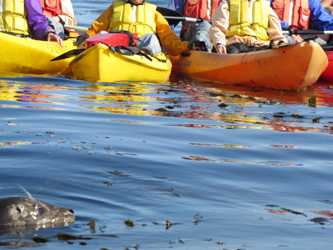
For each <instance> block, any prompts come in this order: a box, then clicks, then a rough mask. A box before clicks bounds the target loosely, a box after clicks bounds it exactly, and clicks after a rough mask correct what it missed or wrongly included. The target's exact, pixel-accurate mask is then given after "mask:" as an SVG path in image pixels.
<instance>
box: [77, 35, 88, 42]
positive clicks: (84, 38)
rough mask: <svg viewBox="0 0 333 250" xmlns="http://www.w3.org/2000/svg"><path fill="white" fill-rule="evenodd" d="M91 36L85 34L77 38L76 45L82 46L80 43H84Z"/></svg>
mask: <svg viewBox="0 0 333 250" xmlns="http://www.w3.org/2000/svg"><path fill="white" fill-rule="evenodd" d="M89 37H90V36H89V35H88V34H83V35H81V36H78V37H77V38H76V43H77V44H80V43H83V42H84V41H85V40H87V39H88V38H89Z"/></svg>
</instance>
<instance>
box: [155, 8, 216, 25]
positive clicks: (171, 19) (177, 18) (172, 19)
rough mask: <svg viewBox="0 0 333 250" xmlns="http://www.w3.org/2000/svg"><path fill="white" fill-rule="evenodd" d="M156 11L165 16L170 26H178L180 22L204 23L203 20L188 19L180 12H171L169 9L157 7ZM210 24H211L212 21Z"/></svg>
mask: <svg viewBox="0 0 333 250" xmlns="http://www.w3.org/2000/svg"><path fill="white" fill-rule="evenodd" d="M156 10H157V11H158V12H160V13H161V14H162V15H163V16H164V18H165V19H166V20H167V21H168V23H169V25H174V26H176V25H177V24H178V23H179V22H188V23H200V22H202V21H203V19H202V18H194V17H186V16H183V15H182V14H180V13H179V12H178V11H175V10H170V9H168V8H163V7H157V9H156ZM209 22H210V23H211V22H212V21H209Z"/></svg>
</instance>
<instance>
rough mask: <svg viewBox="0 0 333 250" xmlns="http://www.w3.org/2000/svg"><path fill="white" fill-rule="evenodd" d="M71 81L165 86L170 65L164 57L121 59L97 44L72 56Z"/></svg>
mask: <svg viewBox="0 0 333 250" xmlns="http://www.w3.org/2000/svg"><path fill="white" fill-rule="evenodd" d="M70 66H71V68H72V73H73V77H74V78H75V79H78V80H83V81H88V82H120V81H135V82H151V83H162V82H165V81H166V80H167V79H168V78H169V76H170V73H171V62H170V59H169V57H168V56H166V54H165V53H159V54H156V55H155V57H151V56H144V55H140V54H134V55H124V54H122V53H118V52H116V51H111V50H110V49H109V47H108V46H106V45H104V44H101V43H100V44H97V45H95V46H93V47H91V48H89V49H87V50H86V51H84V52H83V53H81V54H79V55H78V56H76V57H75V58H74V59H73V60H72V61H71V63H70Z"/></svg>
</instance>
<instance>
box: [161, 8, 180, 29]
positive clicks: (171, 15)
mask: <svg viewBox="0 0 333 250" xmlns="http://www.w3.org/2000/svg"><path fill="white" fill-rule="evenodd" d="M156 10H157V11H158V12H159V13H161V14H162V15H163V16H164V18H165V19H166V20H167V21H168V23H169V25H174V26H176V25H177V24H178V23H179V22H181V21H182V19H181V18H179V19H177V17H183V15H182V14H180V13H179V12H178V11H175V10H170V9H168V8H163V7H157V9H156Z"/></svg>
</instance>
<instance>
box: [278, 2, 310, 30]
mask: <svg viewBox="0 0 333 250" xmlns="http://www.w3.org/2000/svg"><path fill="white" fill-rule="evenodd" d="M272 9H273V10H274V11H275V13H276V14H277V15H278V17H279V19H280V20H282V21H284V22H287V23H288V24H289V25H291V26H292V27H293V29H308V28H309V18H310V12H311V11H310V9H309V0H293V9H292V13H290V11H289V10H290V0H274V2H272ZM290 15H292V16H291V23H290V21H289V20H290Z"/></svg>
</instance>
